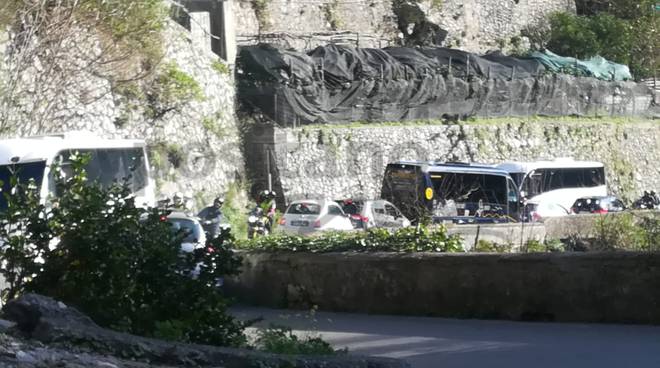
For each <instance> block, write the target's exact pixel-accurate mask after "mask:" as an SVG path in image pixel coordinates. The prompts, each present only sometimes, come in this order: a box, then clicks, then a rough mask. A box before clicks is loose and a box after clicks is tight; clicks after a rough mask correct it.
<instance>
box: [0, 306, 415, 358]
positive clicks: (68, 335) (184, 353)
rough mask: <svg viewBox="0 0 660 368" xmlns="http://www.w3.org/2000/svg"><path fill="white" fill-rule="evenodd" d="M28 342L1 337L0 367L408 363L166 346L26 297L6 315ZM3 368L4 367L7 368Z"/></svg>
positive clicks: (73, 311)
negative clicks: (108, 327) (111, 328)
mask: <svg viewBox="0 0 660 368" xmlns="http://www.w3.org/2000/svg"><path fill="white" fill-rule="evenodd" d="M3 311H4V314H5V318H8V319H9V320H11V321H13V322H15V323H16V327H15V329H16V330H17V331H18V332H20V333H22V334H23V335H24V336H25V337H27V338H28V339H29V340H27V341H26V342H22V343H21V342H18V341H17V340H12V338H11V337H10V336H7V335H3V334H0V365H2V366H9V367H13V366H21V367H53V366H57V367H104V368H113V367H117V368H121V367H127V368H133V367H136V368H137V367H174V366H176V367H227V368H239V367H300V368H303V367H304V368H314V367H318V368H321V367H323V368H349V367H355V368H380V367H382V368H398V367H402V368H403V367H407V366H408V365H407V364H406V363H404V362H401V361H398V360H394V359H385V358H371V357H359V356H283V355H277V354H269V353H263V352H258V351H252V350H245V349H235V348H225V347H216V346H206V345H194V344H182V343H175V342H166V341H161V340H156V339H151V338H145V337H139V336H134V335H130V334H126V333H120V332H115V331H111V330H108V329H104V328H101V327H99V326H98V325H96V324H95V323H94V322H93V321H92V320H91V319H90V318H89V317H87V316H86V315H84V314H82V313H81V312H79V311H78V310H76V309H75V308H73V307H69V306H67V305H65V304H63V303H61V302H58V301H56V300H54V299H52V298H48V297H45V296H41V295H37V294H26V295H24V296H22V297H20V298H18V299H15V300H13V301H10V302H9V303H7V305H6V306H5V307H4V309H3ZM3 364H4V365H3Z"/></svg>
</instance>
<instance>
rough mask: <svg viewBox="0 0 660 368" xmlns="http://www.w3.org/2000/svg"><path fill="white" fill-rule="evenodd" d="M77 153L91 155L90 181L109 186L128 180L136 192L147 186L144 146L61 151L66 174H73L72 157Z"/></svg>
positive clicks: (87, 166) (87, 171) (87, 172)
mask: <svg viewBox="0 0 660 368" xmlns="http://www.w3.org/2000/svg"><path fill="white" fill-rule="evenodd" d="M75 153H77V154H88V155H90V161H89V163H88V164H87V165H85V172H86V174H87V178H88V180H89V181H90V182H96V183H97V184H99V185H101V186H102V187H105V188H108V187H110V186H112V185H113V184H122V183H123V182H124V181H126V183H127V184H128V185H129V187H130V188H131V191H132V192H134V193H136V192H138V191H140V190H142V189H144V187H146V186H147V180H148V177H147V176H148V173H147V167H146V162H145V160H144V151H143V150H142V148H104V149H79V150H78V149H76V150H67V151H64V152H60V155H61V156H62V164H61V165H62V170H63V171H64V172H65V173H66V174H71V166H70V157H71V156H72V155H73V154H75Z"/></svg>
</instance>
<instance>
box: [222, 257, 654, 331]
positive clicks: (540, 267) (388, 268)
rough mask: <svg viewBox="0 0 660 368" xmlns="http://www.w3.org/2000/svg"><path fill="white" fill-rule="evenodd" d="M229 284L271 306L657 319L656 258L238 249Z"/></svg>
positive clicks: (455, 314) (463, 315) (465, 315)
mask: <svg viewBox="0 0 660 368" xmlns="http://www.w3.org/2000/svg"><path fill="white" fill-rule="evenodd" d="M243 256H244V262H243V272H242V274H241V275H240V276H239V277H238V279H234V280H231V281H230V282H228V285H227V287H228V289H227V290H228V292H229V293H230V294H231V295H233V296H235V297H237V298H238V300H239V301H241V302H245V303H251V304H257V305H264V306H270V307H287V308H309V307H310V306H312V305H317V306H318V307H319V308H320V309H321V310H331V311H346V312H362V313H379V314H405V315H424V316H440V317H458V318H487V319H512V320H548V321H581V322H623V323H653V324H657V323H660V309H659V308H658V307H657V306H658V303H660V254H657V253H651V254H648V253H614V252H613V253H582V254H580V253H560V254H556V253H547V254H524V255H519V254H516V255H497V254H392V253H376V254H360V253H341V254H337V253H334V254H302V253H280V254H277V253H248V254H243Z"/></svg>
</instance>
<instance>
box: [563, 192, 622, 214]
mask: <svg viewBox="0 0 660 368" xmlns="http://www.w3.org/2000/svg"><path fill="white" fill-rule="evenodd" d="M625 209H626V206H624V205H623V202H621V200H620V199H618V198H616V197H614V196H605V197H583V198H579V199H578V200H577V201H575V203H573V207H571V213H575V214H580V213H609V212H621V211H623V210H625Z"/></svg>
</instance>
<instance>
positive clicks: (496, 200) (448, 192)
mask: <svg viewBox="0 0 660 368" xmlns="http://www.w3.org/2000/svg"><path fill="white" fill-rule="evenodd" d="M430 176H431V182H432V183H433V190H434V191H435V195H436V196H437V197H438V199H439V203H437V206H439V207H446V206H448V204H449V203H451V204H452V207H453V206H454V205H455V206H456V207H455V208H457V209H458V213H457V214H455V215H459V216H470V215H474V214H475V213H477V212H483V211H498V210H499V211H503V210H504V209H505V208H506V206H507V198H508V197H507V181H506V178H507V177H506V176H502V175H491V174H486V173H457V172H431V173H430ZM436 210H437V209H436ZM455 215H454V216H455Z"/></svg>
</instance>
